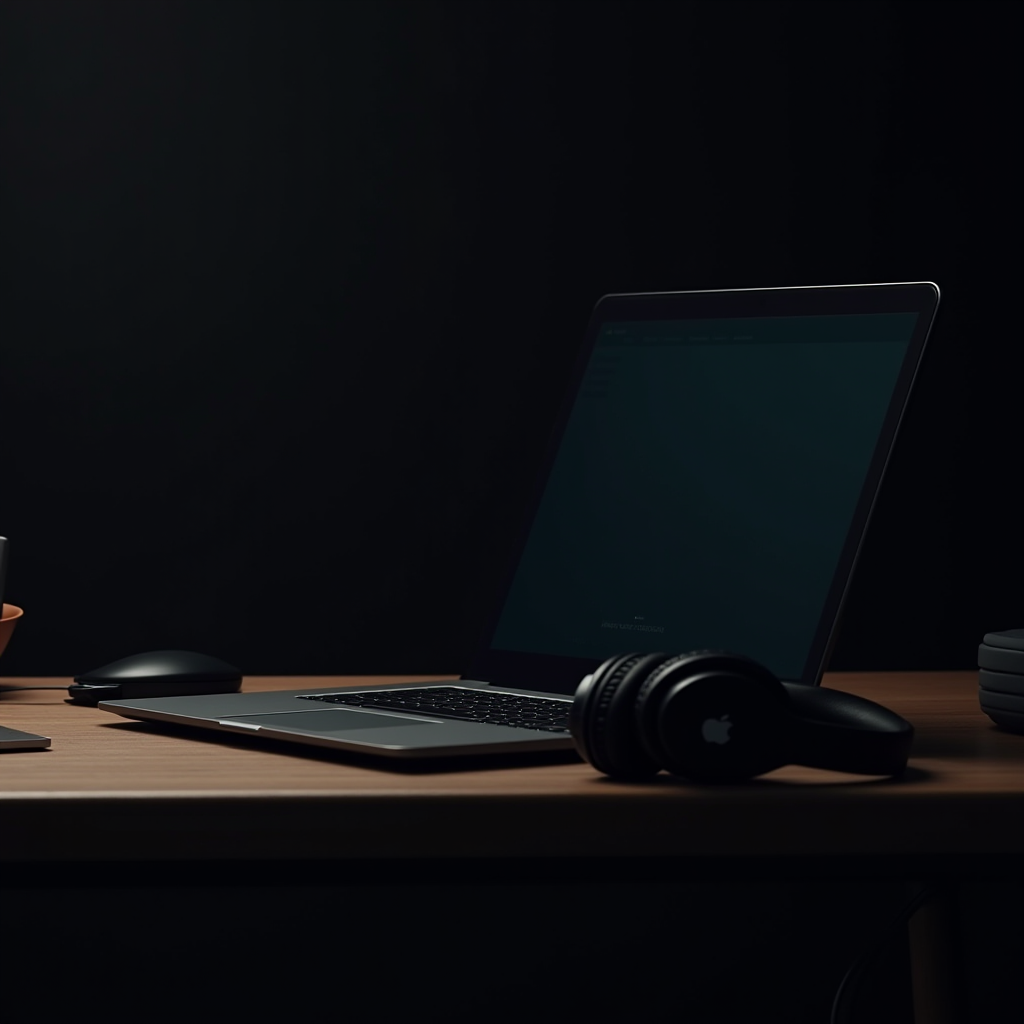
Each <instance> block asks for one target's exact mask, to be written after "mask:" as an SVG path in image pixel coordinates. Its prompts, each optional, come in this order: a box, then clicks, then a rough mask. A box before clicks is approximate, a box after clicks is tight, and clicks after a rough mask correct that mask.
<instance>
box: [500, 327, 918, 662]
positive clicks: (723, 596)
mask: <svg viewBox="0 0 1024 1024" xmlns="http://www.w3.org/2000/svg"><path fill="white" fill-rule="evenodd" d="M916 320H917V314H916V313H895V314H888V313H886V314H855V315H839V316H801V317H760V318H742V319H734V320H724V319H716V320H685V321H643V322H615V323H612V322H609V323H604V324H601V325H600V326H599V327H598V334H597V338H596V342H595V345H594V348H593V350H592V352H591V356H590V359H589V362H588V365H587V367H586V369H585V372H584V375H583V379H582V382H581V385H580V388H579V391H578V393H577V396H576V400H575V403H574V405H573V407H572V410H571V413H570V415H569V419H568V422H567V424H566V427H565V432H564V435H563V437H562V441H561V444H560V446H559V449H558V454H557V456H556V458H555V461H554V464H553V466H552V468H551V472H550V475H549V478H548V480H547V483H546V486H545V489H544V491H543V494H542V497H541V500H540V504H539V507H538V508H537V511H536V515H535V518H534V521H533V525H532V528H531V530H530V532H529V534H528V537H527V541H526V545H525V548H524V550H523V553H522V556H521V558H520V561H519V564H518V568H517V570H516V572H515V575H514V577H513V580H512V584H511V587H510V589H509V592H508V594H507V596H506V600H505V604H504V607H503V609H502V612H501V615H500V617H499V619H498V622H497V627H496V630H495V633H494V635H493V638H492V641H491V645H490V646H491V648H492V649H498V650H505V651H513V652H516V651H519V652H531V653H538V654H548V655H561V656H567V657H574V658H604V657H607V656H609V655H611V654H614V653H617V652H622V651H627V650H637V651H656V650H664V651H669V652H676V651H686V650H693V649H696V648H702V647H714V648H723V649H726V650H730V651H734V652H736V653H742V654H747V655H749V656H750V657H752V658H755V659H757V660H758V661H760V662H762V663H763V664H765V665H766V666H767V667H768V668H769V669H771V670H772V671H773V672H774V673H775V674H776V675H778V676H780V677H781V678H789V679H795V678H799V676H800V673H801V671H802V670H803V668H804V663H805V661H806V659H807V657H808V652H809V649H810V646H811V643H812V640H813V638H814V635H815V631H816V629H817V627H818V624H819V620H820V619H821V616H822V611H823V607H824V604H825V600H826V596H827V594H828V591H829V588H830V585H831V583H832V580H833V577H834V575H835V572H836V567H837V564H838V562H839V558H840V553H841V551H842V548H843V544H844V542H845V540H846V537H847V534H848V532H849V529H850V525H851V521H852V518H853V515H854V511H855V508H856V506H857V502H858V499H859V497H860V495H861V491H862V489H863V486H864V482H865V477H866V475H867V473H868V469H869V466H870V464H871V461H872V456H873V454H874V451H875V446H876V444H877V442H878V439H879V434H880V431H881V428H882V423H883V420H884V418H885V414H886V411H887V409H888V407H889V403H890V400H891V398H892V394H893V389H894V387H895V384H896V380H897V376H898V374H899V371H900V368H901V365H902V363H903V359H904V356H905V354H906V352H907V348H908V345H909V342H910V340H911V337H912V335H913V331H914V326H915V323H916Z"/></svg>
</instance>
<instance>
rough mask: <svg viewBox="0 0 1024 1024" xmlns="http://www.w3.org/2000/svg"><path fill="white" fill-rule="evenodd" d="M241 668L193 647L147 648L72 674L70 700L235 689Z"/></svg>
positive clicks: (93, 702)
mask: <svg viewBox="0 0 1024 1024" xmlns="http://www.w3.org/2000/svg"><path fill="white" fill-rule="evenodd" d="M241 686H242V672H241V669H237V668H235V667H234V665H229V664H228V663H227V662H226V661H221V660H220V659H219V658H211V657H210V656H209V655H208V654H196V653H195V652H194V651H149V652H148V653H146V654H133V655H132V656H131V657H130V658H121V659H120V660H119V661H112V662H111V663H110V664H109V665H103V666H102V667H100V668H96V669H93V670H92V671H91V672H84V673H83V674H82V675H80V676H75V681H74V683H72V685H71V686H69V687H68V693H69V694H70V696H71V700H70V703H73V704H90V705H96V704H98V703H99V702H100V701H101V700H119V699H122V698H129V697H185V696H190V695H192V694H197V693H235V692H236V691H237V690H239V689H241Z"/></svg>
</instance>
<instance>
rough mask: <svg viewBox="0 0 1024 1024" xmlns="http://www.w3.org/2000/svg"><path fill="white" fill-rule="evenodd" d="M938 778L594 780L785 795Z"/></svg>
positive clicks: (912, 771) (910, 773)
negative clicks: (794, 791) (803, 790)
mask: <svg viewBox="0 0 1024 1024" xmlns="http://www.w3.org/2000/svg"><path fill="white" fill-rule="evenodd" d="M934 778H935V774H934V773H933V772H929V771H926V770H925V769H924V768H915V767H914V766H913V765H910V766H908V767H907V768H906V769H904V771H903V774H902V775H899V776H897V777H895V778H891V777H889V776H879V775H865V776H864V777H863V778H859V779H851V778H850V775H849V773H845V772H844V773H841V774H837V775H836V776H835V777H834V778H829V776H828V774H827V773H826V772H825V770H824V769H822V775H821V778H820V779H815V780H813V781H808V780H806V779H785V778H783V779H778V778H772V776H771V775H766V776H760V777H759V778H755V779H749V780H748V781H746V782H693V781H691V780H690V779H684V778H680V777H679V776H678V775H668V774H666V773H664V772H662V773H661V774H660V775H655V776H653V778H648V779H641V780H638V781H637V782H632V783H631V782H624V781H622V780H621V779H610V778H608V777H607V776H606V775H601V776H599V777H598V778H596V779H595V780H594V781H595V782H598V783H604V784H609V785H615V786H622V785H625V786H629V785H635V786H675V787H680V788H683V789H699V790H703V791H705V792H708V793H712V792H718V791H721V790H723V789H738V788H741V787H747V788H750V789H763V790H774V791H775V792H783V791H789V792H792V791H793V790H797V789H823V788H827V789H864V788H865V787H869V788H870V787H876V786H901V785H906V784H908V783H910V784H911V785H913V784H915V783H921V782H928V781H929V780H931V779H934Z"/></svg>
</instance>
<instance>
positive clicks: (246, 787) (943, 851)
mask: <svg viewBox="0 0 1024 1024" xmlns="http://www.w3.org/2000/svg"><path fill="white" fill-rule="evenodd" d="M396 678H397V677H396ZM401 678H402V679H405V680H408V679H410V678H416V677H408V676H403V677H401ZM419 678H424V679H426V678H439V677H419ZM368 681H371V680H370V679H368V678H367V677H340V678H335V679H328V678H322V677H320V678H315V679H314V678H288V677H283V678H282V677H273V678H271V677H265V678H249V679H246V681H245V684H244V686H245V689H249V690H269V689H283V688H290V687H301V686H310V685H315V686H329V685H335V684H338V685H348V684H365V683H366V682H368ZM372 681H387V678H386V677H376V678H375V679H373V680H372ZM3 682H4V683H6V684H8V685H17V683H18V682H19V680H14V679H6V680H3ZM20 682H23V683H24V684H25V685H31V684H37V685H43V684H47V683H49V684H59V683H63V682H65V681H64V680H43V679H31V680H29V679H26V680H21V681H20ZM826 685H830V686H835V687H837V688H840V689H844V690H848V691H850V692H852V693H857V694H861V695H863V696H866V697H870V698H873V699H875V700H879V701H881V702H883V703H885V704H886V705H887V706H889V707H891V708H893V709H894V710H895V711H897V712H899V713H900V714H902V715H904V716H905V717H906V718H908V719H909V720H910V721H911V722H913V723H914V725H915V726H916V728H917V735H916V738H915V747H914V752H913V756H912V759H911V770H910V771H909V772H908V774H907V776H906V777H905V778H904V779H902V780H900V781H879V780H873V779H871V780H865V779H863V778H859V777H856V776H846V775H838V774H835V773H829V772H824V771H817V770H813V769H803V768H794V767H790V768H784V769H781V770H779V771H777V772H774V773H772V774H771V775H769V776H765V777H763V778H762V779H759V780H757V781H755V782H752V783H750V784H747V785H740V786H729V787H698V786H694V785H691V784H689V783H686V782H684V781H681V780H677V779H674V778H671V777H669V776H667V775H665V776H660V777H658V778H657V779H656V781H654V782H651V783H645V784H625V783H616V782H612V781H610V780H608V779H606V778H604V777H603V776H601V775H599V774H598V773H596V772H595V771H593V770H592V769H591V768H590V767H589V766H588V765H585V764H582V763H561V764H539V765H538V764H533V765H528V766H523V767H519V766H507V765H505V766H502V767H495V768H489V769H481V768H479V767H474V768H473V769H472V770H448V771H442V772H434V771H428V772H418V773H417V772H410V771H408V770H399V769H396V768H394V767H389V766H388V765H387V764H384V763H382V764H381V765H380V766H379V767H373V766H367V765H366V764H363V763H360V764H354V763H352V762H351V760H346V759H345V758H344V756H343V755H335V754H333V753H329V754H326V755H325V754H322V753H318V752H316V751H314V750H313V748H300V747H290V746H286V745H283V744H281V745H277V744H275V745H274V746H272V747H268V746H267V745H266V744H264V743H254V742H251V741H250V740H249V739H248V738H247V737H233V736H228V735H225V734H212V733H202V732H183V731H179V732H168V731H166V730H164V729H162V728H160V727H157V726H154V725H151V724H142V723H133V722H129V721H128V720H126V719H122V718H118V717H116V716H113V715H110V714H108V713H106V712H103V711H98V710H95V709H91V708H86V707H77V706H71V705H68V704H65V703H64V694H63V693H62V692H61V691H31V690H27V691H21V692H8V693H3V694H2V695H0V722H3V723H4V724H5V725H8V726H10V727H13V728H17V729H24V730H26V731H29V732H37V733H42V734H44V735H48V736H51V737H52V740H53V745H52V749H51V750H50V751H47V752H35V753H18V754H14V753H11V754H4V755H0V835H3V837H4V839H3V842H2V843H0V859H2V860H4V861H34V862H39V861H89V860H111V859H116V860H129V861H146V860H154V859H159V860H164V861H166V860H179V859H186V860H187V859H195V860H207V861H208V860H219V859H227V860H233V861H237V860H250V861H251V860H261V859H276V860H280V859H289V860H305V859H339V858H341V859H347V858H381V857H387V858H392V857H394V858H481V857H484V858H489V857H502V858H559V857H573V858H579V857H584V858H588V857H645V858H647V857H652V858H661V857H670V858H678V857H691V858H714V859H717V858H723V857H726V858H733V857H735V858H747V859H749V858H760V859H765V858H769V859H770V858H792V857H794V856H797V857H811V858H819V859H820V858H845V859H850V858H857V859H859V860H861V861H864V860H865V858H879V857H882V858H885V857H890V858H891V857H899V858H912V859H914V860H918V861H921V862H923V861H926V860H932V861H934V860H936V859H937V858H947V859H948V858H980V857H992V856H996V857H1013V858H1016V857H1020V856H1021V855H1024V737H1022V736H1014V735H1010V734H1007V733H1004V732H1001V731H1000V730H998V729H997V728H996V727H995V726H994V725H993V724H992V723H991V721H990V720H989V719H988V718H987V717H986V716H985V715H984V714H983V713H982V712H981V710H980V709H979V707H978V701H977V696H976V686H977V683H976V676H975V674H973V673H970V672H934V673H882V674H844V675H832V676H828V677H827V678H826Z"/></svg>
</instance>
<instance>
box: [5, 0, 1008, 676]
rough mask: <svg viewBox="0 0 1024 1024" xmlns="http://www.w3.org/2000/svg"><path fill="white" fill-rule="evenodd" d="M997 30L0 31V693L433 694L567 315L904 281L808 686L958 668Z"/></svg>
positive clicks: (830, 6)
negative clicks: (196, 668) (199, 683)
mask: <svg viewBox="0 0 1024 1024" xmlns="http://www.w3.org/2000/svg"><path fill="white" fill-rule="evenodd" d="M1020 20H1021V16H1020V5H1019V4H1016V3H947V4H942V3H930V4H919V3H905V4H904V3H834V2H830V3H773V2H764V0H757V2H753V3H730V2H719V3H682V2H680V3H646V4H645V3H598V2H585V3H580V4H574V3H546V4H545V3H536V4H530V3H507V2H487V3H475V2H470V3H441V2H430V0H413V2H408V3H396V2H391V3H388V2H381V0H375V2H372V3H353V2H339V0H331V2H328V3H324V4H320V3H303V2H287V3H260V2H251V3H250V2H239V3H231V2H217V0H202V2H197V3H187V2H182V0H173V2H172V0H168V2H156V0H147V2H146V3H135V2H124V3H116V2H108V3H98V2H91V0H71V2H65V3H56V2H47V0H28V2H23V3H10V2H8V3H4V4H3V5H2V7H0V40H2V42H0V47H2V53H0V117H2V122H0V125H2V127H0V131H2V138H0V174H2V178H0V188H2V193H0V196H2V198H0V202H2V206H0V225H2V231H0V239H2V241H0V249H2V254H3V265H2V268H0V269H2V274H0V291H2V300H0V327H2V330H0V452H2V463H0V465H2V475H0V488H2V491H0V533H2V534H4V535H6V536H8V537H10V538H11V540H12V564H11V570H10V575H9V580H8V588H7V595H8V599H9V600H10V601H13V602H15V603H17V604H21V605H22V606H23V607H24V608H25V609H26V615H25V619H24V621H23V622H22V623H21V624H20V625H19V627H18V631H17V633H16V634H15V638H14V640H13V642H12V644H11V646H10V648H9V649H8V651H7V653H6V654H5V655H4V659H3V672H4V674H5V675H18V674H65V675H69V674H72V673H74V672H77V671H81V670H84V669H88V668H92V667H95V666H96V665H98V664H102V663H104V662H105V661H109V660H112V659H114V658H117V657H121V656H124V655H126V654H129V653H134V652H136V651H140V650H146V649H150V648H158V647H185V648H194V649H197V650H201V651H206V652H208V653H211V654H217V655H220V656H221V657H224V658H226V659H228V660H230V661H233V662H235V663H237V664H239V665H241V666H242V667H243V668H244V669H245V671H247V672H249V673H253V674H256V673H279V672H295V673H306V672H309V673H317V672H321V673H336V672H337V673H343V672H365V671H381V672H384V671H409V672H426V671H442V672H445V671H455V672H457V671H460V670H461V669H462V668H464V667H465V665H466V661H467V658H468V657H469V655H470V653H471V650H472V648H473V645H474V643H475V639H476V632H477V630H478V628H479V627H480V625H481V617H482V613H483V608H484V606H485V602H486V597H487V595H488V593H489V591H490V587H491V586H492V585H493V583H494V580H495V576H496V575H497V574H498V573H499V572H500V569H501V567H502V564H503V559H504V558H505V556H506V554H507V548H508V546H509V543H510V541H511V538H512V535H513V531H514V529H515V526H516V523H517V517H518V515H519V514H520V512H521V502H522V498H523V493H524V488H525V487H526V485H527V483H528V482H529V480H530V479H531V476H532V473H533V471H534V468H535V464H536V461H537V459H538V457H539V454H540V449H541V446H542V444H543V442H544V440H545V438H546V435H547V430H548V428H549V425H550V421H551V418H552V415H553V413H554V408H555V403H556V401H557V399H558V397H559V394H560V390H561V387H562V384H563V380H564V374H565V372H566V370H567V367H568V362H569V360H570V358H571V357H572V355H573V353H574V350H575V347H576V346H577V344H578V343H579V341H580V340H581V335H582V331H583V328H584V325H585V322H586V318H587V315H588V312H589V309H590V307H591V306H592V304H593V303H594V302H595V301H596V299H597V298H598V297H600V295H602V294H603V293H605V292H607V291H624V290H648V289H651V290H660V289H692V288H703V287H707V288H723V287H732V286H768V285H782V284H814V283H837V282H841V283H845V282H867V281H894V280H917V279H932V280H935V281H937V282H938V283H939V285H940V287H941V288H942V290H943V302H942V305H941V308H940V313H939V320H938V322H937V325H936V328H935V332H934V334H933V343H932V346H931V352H930V355H929V356H928V359H927V362H926V365H925V367H924V370H923V373H922V377H921V379H920V387H919V391H918V393H917V395H916V397H915V399H914V401H913V403H912V407H911V409H910V412H909V414H908V418H907V421H906V425H905V430H904V433H903V435H902V437H901V440H900V442H899V445H898V449H897V451H896V453H895V454H894V457H893V461H892V464H891V468H890V473H889V476H888V478H887V480H886V483H885V487H884V491H883V493H882V495H881V497H880V500H879V505H878V508H877V513H876V517H875V520H874V522H873V524H872V527H871V531H870V534H869V537H868V539H867V542H866V550H865V552H864V556H863V560H862V564H861V568H860V571H859V574H858V576H857V578H856V582H855V585H854V589H853V593H852V596H851V600H850V603H849V608H848V612H847V614H846V618H845V622H844V628H843V632H842V635H841V639H840V642H839V646H838V649H837V651H836V653H835V656H834V658H833V663H832V665H833V667H834V668H841V669H854V668H856V669H860V668H863V669H876V668H877V669H882V668H966V667H970V666H971V665H972V664H973V662H972V658H973V656H974V654H975V648H976V645H977V643H978V641H979V640H980V637H981V634H982V633H984V632H986V631H988V630H992V629H1006V628H1010V627H1015V626H1020V625H1024V593H1022V578H1024V553H1022V539H1021V538H1022V532H1024V531H1022V523H1024V495H1022V491H1024V487H1022V478H1024V457H1022V455H1021V451H1022V447H1021V442H1022V440H1024V413H1022V407H1024V399H1022V383H1024V373H1022V365H1021V362H1022V361H1021V301H1020V282H1021V279H1022V278H1021V269H1022V268H1021V244H1020V240H1021V210H1020V181H1021V177H1022V175H1021V171H1022V168H1021V143H1020V115H1021V109H1020V108H1021V103H1020V99H1021V88H1020V85H1021V82H1020V68H1021V58H1020V45H1019V41H1020V28H1021V26H1020ZM624 485H625V482H623V486H624Z"/></svg>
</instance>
